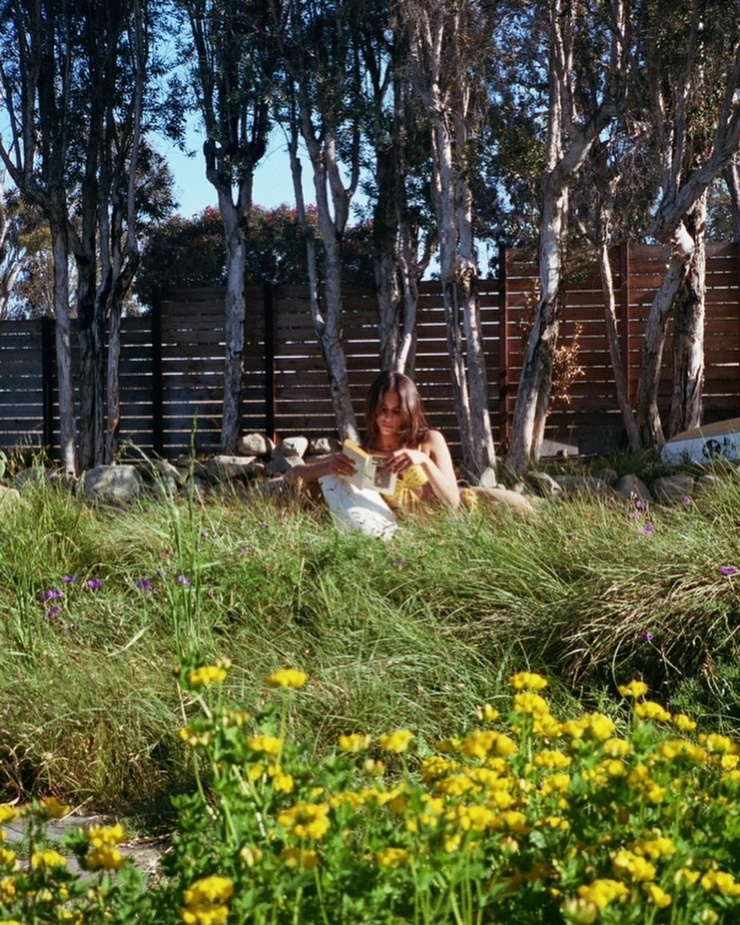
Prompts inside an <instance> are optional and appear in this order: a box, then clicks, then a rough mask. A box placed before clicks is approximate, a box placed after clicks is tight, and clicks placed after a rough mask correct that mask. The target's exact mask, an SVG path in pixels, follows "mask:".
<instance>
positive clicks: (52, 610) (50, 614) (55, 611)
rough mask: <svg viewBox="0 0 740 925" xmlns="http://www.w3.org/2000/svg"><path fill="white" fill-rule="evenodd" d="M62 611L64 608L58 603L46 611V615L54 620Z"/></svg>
mask: <svg viewBox="0 0 740 925" xmlns="http://www.w3.org/2000/svg"><path fill="white" fill-rule="evenodd" d="M61 612H62V608H61V607H60V606H59V605H58V604H57V605H55V606H54V607H50V608H49V609H48V610H47V611H46V616H47V618H48V619H49V620H53V619H54V618H55V617H58V616H59V614H60V613H61Z"/></svg>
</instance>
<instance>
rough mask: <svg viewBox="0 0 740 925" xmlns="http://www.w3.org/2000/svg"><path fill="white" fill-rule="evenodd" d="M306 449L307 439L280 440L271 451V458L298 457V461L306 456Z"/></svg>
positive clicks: (288, 438)
mask: <svg viewBox="0 0 740 925" xmlns="http://www.w3.org/2000/svg"><path fill="white" fill-rule="evenodd" d="M307 449H308V438H307V437H285V439H283V440H281V441H280V442H279V443H278V444H277V445H276V446H275V449H274V450H273V451H272V458H273V459H275V458H277V457H278V456H285V457H288V458H291V457H295V456H298V457H299V458H300V459H303V457H304V456H305V455H306V450H307Z"/></svg>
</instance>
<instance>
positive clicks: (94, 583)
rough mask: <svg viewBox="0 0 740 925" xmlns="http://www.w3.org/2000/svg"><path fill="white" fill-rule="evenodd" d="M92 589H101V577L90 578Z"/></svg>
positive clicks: (88, 584)
mask: <svg viewBox="0 0 740 925" xmlns="http://www.w3.org/2000/svg"><path fill="white" fill-rule="evenodd" d="M87 587H88V588H89V589H90V591H99V590H100V589H101V588H102V587H103V582H102V581H101V580H100V579H99V578H90V579H88V582H87Z"/></svg>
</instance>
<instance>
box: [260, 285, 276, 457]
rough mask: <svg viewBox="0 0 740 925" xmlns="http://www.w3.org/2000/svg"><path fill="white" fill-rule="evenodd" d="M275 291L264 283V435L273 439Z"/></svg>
mask: <svg viewBox="0 0 740 925" xmlns="http://www.w3.org/2000/svg"><path fill="white" fill-rule="evenodd" d="M274 297H275V289H274V284H273V283H271V282H269V281H265V284H264V286H263V288H262V325H263V336H264V342H265V433H266V434H267V435H268V436H269V437H270V438H271V439H272V440H274V439H275V416H276V409H275V306H274Z"/></svg>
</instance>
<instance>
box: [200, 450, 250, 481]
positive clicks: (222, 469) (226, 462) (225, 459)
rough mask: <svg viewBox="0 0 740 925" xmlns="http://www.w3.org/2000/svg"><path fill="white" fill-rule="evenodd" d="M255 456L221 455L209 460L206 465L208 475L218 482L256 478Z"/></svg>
mask: <svg viewBox="0 0 740 925" xmlns="http://www.w3.org/2000/svg"><path fill="white" fill-rule="evenodd" d="M255 462H256V457H255V456H226V455H219V456H214V457H213V458H212V459H209V460H208V462H207V463H206V469H207V470H208V474H209V475H210V476H211V477H212V478H213V479H215V480H216V481H221V480H222V479H242V480H246V479H248V478H254V476H255V474H256V471H255Z"/></svg>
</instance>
